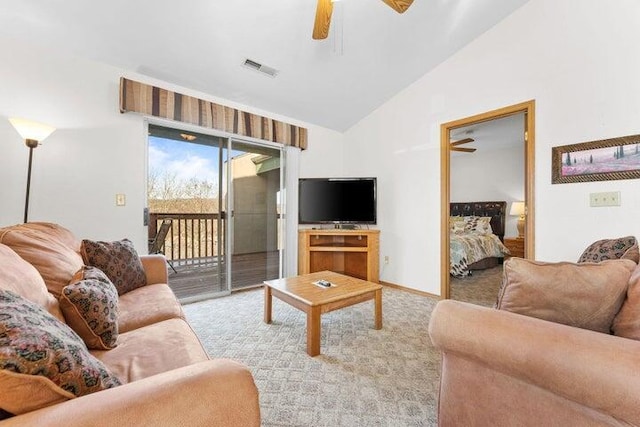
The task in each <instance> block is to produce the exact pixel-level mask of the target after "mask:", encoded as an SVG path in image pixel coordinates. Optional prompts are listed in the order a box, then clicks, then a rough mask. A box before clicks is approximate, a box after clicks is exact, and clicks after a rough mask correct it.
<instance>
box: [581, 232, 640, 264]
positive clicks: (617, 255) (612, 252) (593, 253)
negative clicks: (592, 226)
mask: <svg viewBox="0 0 640 427" xmlns="http://www.w3.org/2000/svg"><path fill="white" fill-rule="evenodd" d="M639 255H640V254H639V253H638V242H637V241H636V238H635V237H633V236H626V237H620V238H617V239H603V240H598V241H597V242H593V243H592V244H590V245H589V247H588V248H587V249H585V250H584V252H583V253H582V255H580V259H578V262H580V263H582V262H601V261H604V260H607V259H630V260H631V261H633V262H635V263H636V264H637V263H638V258H639Z"/></svg>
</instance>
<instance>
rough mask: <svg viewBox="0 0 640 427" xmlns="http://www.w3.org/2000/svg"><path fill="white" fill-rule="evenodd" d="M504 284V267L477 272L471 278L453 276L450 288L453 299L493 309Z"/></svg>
mask: <svg viewBox="0 0 640 427" xmlns="http://www.w3.org/2000/svg"><path fill="white" fill-rule="evenodd" d="M501 284H502V265H498V266H496V267H493V268H487V269H486V270H475V271H474V272H473V274H472V275H471V276H467V277H463V278H456V277H453V276H451V277H450V279H449V286H450V289H451V299H454V300H457V301H465V302H470V303H472V304H477V305H482V306H485V307H493V304H495V302H496V300H497V299H498V291H499V290H500V286H501Z"/></svg>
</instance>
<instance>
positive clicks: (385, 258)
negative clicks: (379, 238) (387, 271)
mask: <svg viewBox="0 0 640 427" xmlns="http://www.w3.org/2000/svg"><path fill="white" fill-rule="evenodd" d="M384 264H385V265H387V264H389V255H385V256H384Z"/></svg>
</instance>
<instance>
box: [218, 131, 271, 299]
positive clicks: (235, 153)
mask: <svg viewBox="0 0 640 427" xmlns="http://www.w3.org/2000/svg"><path fill="white" fill-rule="evenodd" d="M230 152H231V159H230V171H229V179H230V186H229V190H230V196H231V197H229V198H228V200H227V203H228V205H229V209H230V212H231V215H230V221H229V231H230V233H229V235H230V240H229V243H230V244H229V248H228V249H229V253H230V254H231V264H230V266H229V274H230V277H231V288H232V289H241V288H246V287H251V286H258V285H261V284H262V282H264V281H265V280H270V279H276V278H278V277H280V273H281V258H282V256H281V255H282V236H283V233H284V229H283V227H282V220H281V218H282V208H283V205H282V197H281V195H282V194H283V192H282V185H283V184H282V183H283V180H282V163H283V151H282V150H280V149H278V148H274V147H271V146H264V145H257V144H254V143H247V142H243V141H239V140H232V141H231V148H230Z"/></svg>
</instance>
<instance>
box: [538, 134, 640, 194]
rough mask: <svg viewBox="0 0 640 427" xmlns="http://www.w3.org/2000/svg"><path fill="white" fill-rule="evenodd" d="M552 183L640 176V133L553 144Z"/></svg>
mask: <svg viewBox="0 0 640 427" xmlns="http://www.w3.org/2000/svg"><path fill="white" fill-rule="evenodd" d="M551 166H552V171H551V182H552V183H553V184H563V183H569V182H589V181H610V180H618V179H636V178H640V135H630V136H621V137H618V138H611V139H603V140H600V141H590V142H583V143H580V144H572V145H562V146H559V147H553V148H552V152H551Z"/></svg>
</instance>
